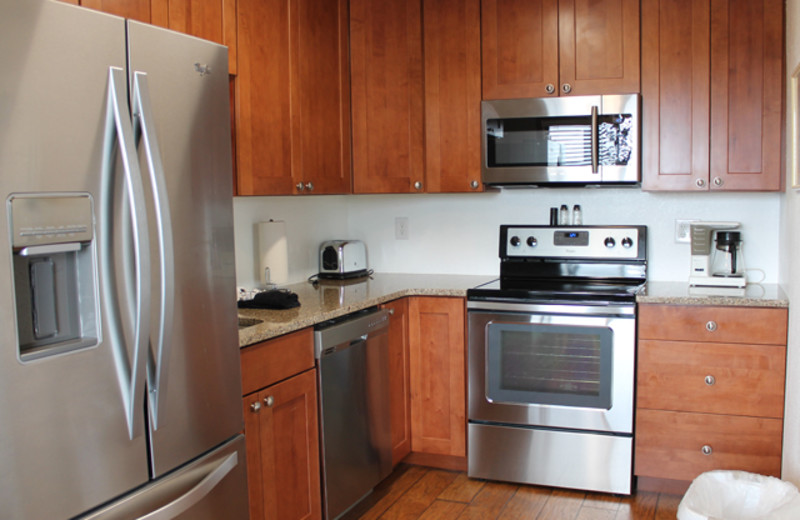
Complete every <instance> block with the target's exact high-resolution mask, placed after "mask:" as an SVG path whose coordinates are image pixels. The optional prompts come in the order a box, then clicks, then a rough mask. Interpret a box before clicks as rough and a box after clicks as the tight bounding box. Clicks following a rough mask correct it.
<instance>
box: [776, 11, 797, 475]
mask: <svg viewBox="0 0 800 520" xmlns="http://www.w3.org/2000/svg"><path fill="white" fill-rule="evenodd" d="M798 61H800V0H787V2H786V72H787V83H786V92H787V117H786V121H787V129H786V138H787V147H786V148H787V155H786V164H787V165H788V164H791V163H790V161H789V158H790V155H789V154H790V153H791V150H790V148H791V147H790V146H788V144H789V143H790V135H791V134H790V130H789V126H788V124H789V123H790V122H791V117H789V108H790V107H789V106H788V105H790V102H788V93H789V81H788V78H789V76H790V75H791V73H792V72H793V71H794V69H795V68H796V67H797V64H798ZM787 169H788V168H787ZM786 183H787V191H786V194H785V196H784V197H783V205H782V206H783V207H782V215H781V217H782V218H781V223H782V225H781V235H780V239H781V240H780V244H781V248H780V259H781V261H780V281H781V284H782V285H783V287H784V289H786V291H787V293H788V295H789V301H790V302H792V305H791V306H790V307H789V349H788V359H787V362H786V381H787V382H786V411H785V417H784V435H783V478H784V479H786V480H790V481H791V482H793V483H794V484H795V485H798V486H800V351H799V350H798V349H800V306H798V305H796V302H800V284H798V283H796V282H794V280H798V279H800V261H798V260H800V238H798V236H797V235H798V233H800V198H798V197H800V192H799V191H795V190H792V189H791V172H790V171H787V179H786Z"/></svg>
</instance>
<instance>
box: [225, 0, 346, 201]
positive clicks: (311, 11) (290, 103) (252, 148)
mask: <svg viewBox="0 0 800 520" xmlns="http://www.w3.org/2000/svg"><path fill="white" fill-rule="evenodd" d="M237 20H238V38H237V39H238V42H239V56H238V69H237V70H238V77H237V80H236V84H237V90H236V139H237V158H236V161H237V168H238V171H237V183H238V190H237V193H238V194H239V195H288V194H292V193H347V192H349V191H350V139H349V136H350V133H349V132H350V119H349V117H350V108H349V90H348V60H347V2H346V0H338V1H336V2H331V1H328V0H272V1H269V2H264V1H262V0H239V1H238V10H237ZM298 185H299V186H301V188H298Z"/></svg>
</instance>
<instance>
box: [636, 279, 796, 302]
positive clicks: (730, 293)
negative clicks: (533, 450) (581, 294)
mask: <svg viewBox="0 0 800 520" xmlns="http://www.w3.org/2000/svg"><path fill="white" fill-rule="evenodd" d="M636 301H637V302H638V303H662V304H673V305H727V306H740V307H788V306H789V298H788V297H787V296H786V293H785V292H784V291H783V289H782V288H781V286H780V285H777V284H748V285H747V287H745V288H744V289H729V288H721V287H719V288H717V287H690V286H689V284H688V283H687V282H657V281H652V282H647V285H645V287H644V289H643V290H642V291H641V292H640V293H639V294H638V295H637V296H636Z"/></svg>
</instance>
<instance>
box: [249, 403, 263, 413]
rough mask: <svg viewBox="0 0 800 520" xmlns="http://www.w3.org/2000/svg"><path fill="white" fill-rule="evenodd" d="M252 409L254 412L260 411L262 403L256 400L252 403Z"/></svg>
mask: <svg viewBox="0 0 800 520" xmlns="http://www.w3.org/2000/svg"><path fill="white" fill-rule="evenodd" d="M250 411H251V412H253V413H258V412H260V411H261V403H259V402H258V401H256V402H255V403H252V404H251V405H250Z"/></svg>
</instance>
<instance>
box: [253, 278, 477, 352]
mask: <svg viewBox="0 0 800 520" xmlns="http://www.w3.org/2000/svg"><path fill="white" fill-rule="evenodd" d="M492 279H493V277H491V276H471V275H447V274H441V275H435V274H383V273H380V274H378V273H376V274H373V275H372V276H370V277H369V278H367V279H365V280H359V281H343V282H338V281H331V280H322V281H320V283H318V284H316V285H312V284H311V283H308V282H300V283H295V284H290V285H286V286H284V287H281V288H282V289H289V290H290V291H292V292H294V293H296V294H297V296H298V298H299V300H300V307H297V308H294V309H287V310H269V309H239V316H240V317H242V318H252V319H255V320H262V321H261V322H260V323H257V324H255V325H251V326H249V327H244V328H241V329H239V346H240V347H244V346H247V345H252V344H253V343H258V342H259V341H264V340H267V339H270V338H274V337H276V336H281V335H283V334H287V333H289V332H293V331H296V330H299V329H302V328H305V327H310V326H313V325H316V324H317V323H321V322H323V321H325V320H330V319H333V318H338V317H340V316H344V315H346V314H350V313H352V312H356V311H360V310H362V309H366V308H368V307H372V306H375V305H379V304H381V303H386V302H389V301H392V300H396V299H398V298H402V297H404V296H458V297H464V296H466V294H467V289H469V288H471V287H475V286H477V285H480V284H482V283H486V282H489V281H491V280H492Z"/></svg>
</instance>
